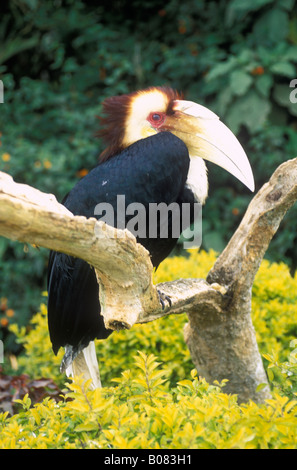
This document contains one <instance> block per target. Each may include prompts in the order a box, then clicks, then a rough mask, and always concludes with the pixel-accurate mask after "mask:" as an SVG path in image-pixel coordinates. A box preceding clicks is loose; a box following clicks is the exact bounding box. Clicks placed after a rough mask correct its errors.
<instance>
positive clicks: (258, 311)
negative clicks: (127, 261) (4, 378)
mask: <svg viewBox="0 0 297 470" xmlns="http://www.w3.org/2000/svg"><path fill="white" fill-rule="evenodd" d="M214 261H215V253H213V252H210V253H205V252H200V253H197V252H191V253H189V256H188V257H187V258H186V259H185V258H183V257H175V258H169V259H167V260H166V261H165V262H164V263H162V265H161V266H160V268H159V269H158V271H157V272H156V273H155V275H154V277H155V282H156V283H157V282H163V281H168V280H172V279H176V278H179V277H185V278H187V277H205V276H206V274H207V272H208V271H209V269H210V268H211V266H212V265H213V263H214ZM296 281H297V280H296V277H295V278H294V279H293V278H292V277H291V276H290V274H289V270H288V268H287V266H286V265H284V264H269V263H268V262H267V261H264V262H263V263H262V265H261V268H260V270H259V272H258V274H257V276H256V279H255V284H254V287H253V301H252V316H253V322H254V326H255V329H256V334H257V339H258V343H259V347H260V351H261V353H262V354H264V360H265V365H266V367H267V368H268V369H267V370H268V373H269V377H270V379H271V381H272V384H273V386H274V390H275V392H274V398H273V399H272V400H269V401H268V402H267V403H266V404H264V405H256V404H255V403H250V404H248V405H241V406H240V405H238V403H237V401H236V397H235V396H229V395H225V394H224V393H223V390H221V386H219V385H216V386H213V385H209V384H207V383H206V382H205V381H204V380H198V379H197V377H196V376H195V373H194V372H193V371H192V372H191V370H192V369H193V364H192V362H191V358H190V355H189V352H188V350H187V347H186V345H185V343H184V340H183V326H184V324H185V323H186V321H187V318H186V315H179V316H177V315H176V316H170V317H167V318H164V319H161V320H159V321H155V322H153V323H150V324H146V325H136V326H135V327H133V329H132V330H131V331H122V332H119V333H113V334H112V335H111V336H110V338H108V339H107V340H105V341H98V342H97V353H98V358H99V363H100V370H101V376H102V380H103V384H104V385H105V387H104V388H103V389H102V390H97V391H95V392H92V391H89V390H86V388H85V387H84V386H83V383H82V381H81V380H80V379H76V381H75V382H73V383H71V384H68V387H69V388H70V389H71V390H72V392H73V391H75V395H73V397H74V400H73V401H63V402H61V403H58V404H56V403H55V402H54V401H53V400H45V401H43V402H42V403H40V404H36V405H34V407H31V408H30V399H29V397H25V399H24V402H23V406H24V411H23V412H22V413H20V414H18V415H15V416H13V417H11V418H9V417H8V416H6V415H2V418H0V423H1V419H2V422H3V424H2V427H1V424H0V443H1V445H2V446H3V447H4V448H7V447H30V448H35V447H46V448H47V447H49V448H52V447H59V448H70V447H87V448H89V447H91V448H101V447H103V448H105V447H108V448H127V447H129V448H286V447H289V448H296V447H297V444H296V442H295V441H296V438H295V430H296V426H297V419H296V418H297V417H296V411H295V410H297V408H296V400H295V398H296V392H297V383H296V382H297V381H295V380H294V379H295V377H297V367H296V363H297V354H296V350H294V351H291V350H290V347H291V348H292V347H295V346H296V343H295V342H294V338H295V337H297V333H296V324H297V309H296V304H297V290H296V286H297V282H296ZM13 331H14V332H15V333H16V335H17V337H18V340H19V341H20V342H22V343H23V345H24V349H25V353H24V355H23V356H22V357H20V358H19V360H18V361H19V365H20V369H21V370H22V372H26V373H27V374H29V375H31V376H32V377H35V378H38V377H41V376H47V377H51V378H55V380H56V381H57V382H58V383H60V384H64V382H65V378H64V376H62V375H61V374H60V373H59V364H60V361H61V357H62V354H63V353H62V352H61V353H59V356H58V357H57V358H56V357H55V356H54V355H53V353H52V351H51V345H50V341H49V338H48V333H47V321H46V307H45V305H42V306H41V308H40V312H39V313H38V314H37V315H36V316H35V317H34V319H33V320H32V323H31V327H30V329H29V331H28V330H25V329H18V328H17V327H15V326H14V327H13ZM290 343H291V346H290ZM137 351H141V352H140V353H139V354H138V356H137V357H136V359H135V354H136V352H137ZM155 356H157V357H158V359H159V360H160V361H161V362H162V363H164V364H166V370H164V368H162V369H160V367H158V364H157V363H156V361H155ZM287 359H288V361H287V362H283V361H286V360H287ZM198 372H199V371H198ZM191 375H192V378H191ZM165 378H166V381H165V382H163V380H164V379H165ZM222 385H223V384H222ZM0 416H1V415H0Z"/></svg>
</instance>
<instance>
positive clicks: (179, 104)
mask: <svg viewBox="0 0 297 470" xmlns="http://www.w3.org/2000/svg"><path fill="white" fill-rule="evenodd" d="M103 113H104V117H103V118H101V123H102V130H101V131H100V132H99V136H100V137H102V138H103V140H105V142H106V144H107V148H106V150H104V152H103V153H102V154H101V161H104V160H106V159H108V158H109V157H111V156H112V155H115V154H116V153H119V152H120V151H121V150H123V149H124V148H126V147H128V146H129V145H131V144H133V143H134V142H136V141H138V140H140V139H144V138H146V137H149V136H151V135H154V134H156V133H158V132H162V131H169V132H171V133H172V134H175V135H176V136H177V137H179V138H180V139H181V140H182V141H183V142H184V143H185V144H186V146H187V148H188V151H189V156H190V159H191V162H195V161H196V162H197V163H198V161H199V162H200V164H201V163H202V160H201V158H202V159H204V160H209V161H211V162H213V163H216V164H217V165H219V166H221V167H222V168H224V169H225V170H227V171H228V172H229V173H231V174H232V175H233V176H235V177H236V178H238V179H239V180H240V181H241V182H242V183H244V184H245V185H246V186H247V187H248V188H249V189H250V190H251V191H253V190H254V178H253V174H252V170H251V167H250V164H249V161H248V159H247V156H246V154H245V152H244V150H243V148H242V146H241V145H240V143H239V142H238V140H237V138H236V137H235V136H234V134H233V133H232V132H231V131H230V129H228V127H226V126H225V125H224V124H223V123H222V122H221V121H220V120H219V118H218V116H217V115H216V114H214V113H213V112H212V111H210V110H209V109H207V108H205V107H204V106H201V105H199V104H196V103H193V102H191V101H185V100H183V99H181V96H180V95H179V94H178V93H177V92H175V91H174V90H172V89H171V88H167V87H151V88H147V89H145V90H140V91H136V92H133V93H130V94H127V95H121V96H115V97H112V98H107V99H106V100H105V101H104V102H103ZM202 164H203V163H202ZM203 165H204V164H203ZM200 168H201V167H200Z"/></svg>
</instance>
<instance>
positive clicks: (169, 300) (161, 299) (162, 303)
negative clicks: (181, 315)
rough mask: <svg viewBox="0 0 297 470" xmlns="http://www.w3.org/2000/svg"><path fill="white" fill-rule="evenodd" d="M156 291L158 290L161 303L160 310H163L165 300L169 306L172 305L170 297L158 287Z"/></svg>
mask: <svg viewBox="0 0 297 470" xmlns="http://www.w3.org/2000/svg"><path fill="white" fill-rule="evenodd" d="M157 292H158V296H159V300H160V303H161V305H162V310H164V308H165V302H168V304H169V307H171V306H172V302H171V298H170V297H168V295H166V294H164V293H163V292H161V291H160V290H159V289H157Z"/></svg>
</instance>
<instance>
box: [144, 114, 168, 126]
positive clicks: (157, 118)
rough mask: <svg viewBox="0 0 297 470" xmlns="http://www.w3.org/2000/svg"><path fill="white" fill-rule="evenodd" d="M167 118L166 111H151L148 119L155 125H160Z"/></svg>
mask: <svg viewBox="0 0 297 470" xmlns="http://www.w3.org/2000/svg"><path fill="white" fill-rule="evenodd" d="M164 120H165V113H150V114H149V116H148V121H149V122H150V123H151V124H152V126H153V127H159V126H160V125H161V124H163V122H164Z"/></svg>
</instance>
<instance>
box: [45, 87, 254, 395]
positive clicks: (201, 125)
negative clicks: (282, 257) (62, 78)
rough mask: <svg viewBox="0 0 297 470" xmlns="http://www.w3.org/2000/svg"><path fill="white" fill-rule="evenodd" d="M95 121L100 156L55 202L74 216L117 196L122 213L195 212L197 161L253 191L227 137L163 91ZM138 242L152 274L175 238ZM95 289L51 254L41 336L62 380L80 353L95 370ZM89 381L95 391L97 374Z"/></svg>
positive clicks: (100, 331)
mask: <svg viewBox="0 0 297 470" xmlns="http://www.w3.org/2000/svg"><path fill="white" fill-rule="evenodd" d="M103 114H104V116H103V117H102V118H101V124H102V126H101V127H102V129H101V131H100V137H101V138H102V139H103V140H104V141H105V143H106V149H105V150H104V151H103V153H102V154H101V156H100V162H99V165H98V166H96V167H95V168H94V169H93V170H92V171H91V172H90V173H89V174H87V175H86V176H85V177H84V178H82V179H81V180H80V181H79V182H78V183H77V184H76V185H75V186H74V188H73V189H72V190H71V191H70V193H69V194H68V195H67V196H66V198H65V199H64V201H63V204H64V205H65V206H66V207H67V208H68V209H69V210H70V211H71V212H72V213H73V214H74V215H83V216H86V217H94V216H96V215H95V213H94V208H95V206H96V205H97V204H98V203H100V202H107V203H110V204H111V205H112V206H113V208H114V210H115V211H116V207H117V195H124V196H125V202H126V205H128V204H130V203H132V202H138V203H142V204H143V205H144V206H145V207H146V208H148V206H149V204H150V203H152V202H154V203H161V202H164V203H166V204H168V205H169V204H171V203H172V202H177V203H178V204H182V203H183V202H188V203H191V204H192V205H193V204H194V202H200V203H201V204H203V203H204V202H205V199H206V197H207V192H208V182H207V170H206V166H205V163H204V160H209V161H211V162H214V163H216V164H217V165H219V166H221V167H222V168H224V169H225V170H227V171H229V172H230V173H231V174H232V175H234V176H235V177H237V178H238V179H239V180H240V181H241V182H242V183H244V184H245V185H246V186H247V187H248V188H249V189H251V190H252V191H253V190H254V180H253V175H252V171H251V168H250V164H249V162H248V159H247V157H246V154H245V152H244V150H243V149H242V147H241V145H240V143H239V142H238V140H237V139H236V137H235V136H234V135H233V134H232V132H231V131H230V130H229V129H228V128H227V127H226V126H225V125H224V124H223V123H222V122H221V121H220V120H219V118H218V117H217V116H216V115H215V114H214V113H213V112H211V111H209V110H208V109H207V108H205V107H203V106H201V105H198V104H196V103H193V102H190V101H184V100H182V99H181V96H180V95H179V94H178V93H177V92H175V91H174V90H172V89H171V88H167V87H151V88H148V89H145V90H141V91H137V92H134V93H130V94H127V95H122V96H116V97H112V98H108V99H106V100H105V101H104V102H103ZM115 215H116V214H115ZM115 220H116V218H115ZM127 220H128V218H127V216H126V219H125V221H126V222H127ZM168 223H169V222H168ZM138 241H139V242H140V243H141V244H142V245H144V247H145V248H147V250H148V251H149V253H150V255H151V260H152V264H153V266H154V267H157V266H158V265H159V264H160V263H161V261H163V260H164V259H165V258H166V257H167V256H168V255H169V253H170V252H171V251H172V249H173V248H174V246H175V244H176V242H177V238H176V237H175V238H173V237H171V236H170V231H169V237H168V238H161V237H157V238H151V239H150V238H149V237H147V238H139V239H138ZM98 289H99V287H98V283H97V279H96V275H95V272H94V269H93V268H92V267H90V265H89V264H88V263H86V262H85V261H83V260H81V259H78V258H73V257H71V256H68V255H66V254H63V253H57V252H51V254H50V259H49V268H48V324H49V332H50V338H51V341H52V345H53V350H54V353H55V354H57V352H58V350H59V349H60V347H64V348H65V356H64V359H63V363H62V367H63V368H64V369H66V371H67V370H68V372H69V373H71V367H72V364H74V363H75V359H76V357H77V355H78V354H79V353H80V352H81V351H83V354H84V357H85V361H86V362H87V363H88V364H89V369H92V368H93V369H94V368H95V369H97V368H98V365H97V361H96V355H95V349H94V346H93V344H94V343H93V340H94V339H95V338H99V339H104V338H107V337H108V336H109V335H110V334H111V333H112V331H111V330H107V329H106V328H105V326H104V322H103V317H102V316H101V315H100V304H99V295H98ZM72 373H74V372H73V369H72ZM94 374H95V375H96V374H97V372H95V373H93V372H92V371H91V372H90V375H89V376H93V375H94ZM97 379H98V380H97V385H98V386H99V382H100V379H99V377H98V374H97ZM93 382H94V378H93ZM95 382H96V380H95ZM95 386H96V385H95Z"/></svg>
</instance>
